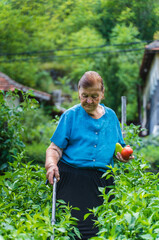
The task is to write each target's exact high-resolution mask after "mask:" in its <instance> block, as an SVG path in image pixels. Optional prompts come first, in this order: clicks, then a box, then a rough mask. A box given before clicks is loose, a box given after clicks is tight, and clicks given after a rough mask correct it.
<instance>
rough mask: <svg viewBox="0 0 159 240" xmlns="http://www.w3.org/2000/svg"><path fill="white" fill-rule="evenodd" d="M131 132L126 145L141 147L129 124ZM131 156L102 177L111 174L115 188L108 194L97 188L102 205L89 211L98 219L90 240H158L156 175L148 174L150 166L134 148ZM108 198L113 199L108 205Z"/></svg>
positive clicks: (158, 192)
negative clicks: (128, 160) (101, 198)
mask: <svg viewBox="0 0 159 240" xmlns="http://www.w3.org/2000/svg"><path fill="white" fill-rule="evenodd" d="M127 130H128V129H127ZM130 130H131V131H130V132H129V134H128V135H127V137H126V140H127V142H126V143H127V144H128V142H129V141H128V140H129V139H130V142H131V145H132V146H137V144H139V145H140V143H141V139H139V137H138V135H137V132H138V127H136V128H135V126H133V125H132V126H130ZM128 136H129V139H128ZM133 139H134V144H133ZM134 155H135V159H134V160H132V161H130V162H129V163H127V164H124V163H121V162H116V164H115V167H114V168H112V169H111V170H110V171H107V172H106V173H105V174H104V175H103V177H108V173H109V172H112V174H113V175H114V179H115V186H114V187H112V189H111V190H110V192H109V194H107V195H106V194H105V189H103V188H100V191H101V194H102V196H103V205H101V206H99V207H97V208H94V209H92V210H90V212H93V214H94V215H95V216H96V217H97V220H96V222H95V224H96V225H97V226H98V227H99V232H98V234H97V237H93V238H91V239H92V240H96V239H98V240H100V239H101V240H102V239H103V240H110V239H112V240H128V239H132V240H142V239H148V240H154V239H155V240H157V239H159V208H158V198H159V187H158V184H159V173H157V174H154V173H152V172H149V171H147V169H149V168H150V164H149V163H148V162H147V161H146V160H145V159H144V158H143V157H142V156H141V155H140V154H138V150H137V147H136V149H135V148H134ZM111 195H113V196H114V198H113V200H112V201H111V202H109V198H110V196H111ZM88 215H89V214H87V215H86V216H85V218H86V217H87V216H88Z"/></svg>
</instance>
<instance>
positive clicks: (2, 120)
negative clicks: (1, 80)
mask: <svg viewBox="0 0 159 240" xmlns="http://www.w3.org/2000/svg"><path fill="white" fill-rule="evenodd" d="M21 95H22V96H23V99H24V101H23V102H21V103H20V104H19V105H18V106H16V105H15V104H14V101H15V100H16V99H19V94H18V91H15V93H12V92H7V93H4V92H0V109H1V111H0V152H1V154H0V170H2V171H3V169H5V168H7V167H8V162H12V161H13V160H14V158H13V156H12V155H16V154H17V153H20V152H21V151H22V150H23V149H25V150H26V151H25V155H26V156H27V157H28V160H33V161H36V163H40V164H41V165H44V161H45V152H46V148H47V147H48V145H49V144H50V141H49V138H50V137H51V136H52V134H53V132H54V130H55V128H56V124H57V119H54V120H51V118H50V117H49V116H48V115H46V113H45V112H44V110H43V109H41V108H40V106H39V104H38V103H37V101H36V100H35V99H34V98H32V96H33V94H32V93H31V92H28V93H26V94H23V93H22V92H21Z"/></svg>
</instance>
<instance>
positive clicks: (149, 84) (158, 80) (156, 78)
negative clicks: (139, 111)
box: [142, 53, 159, 133]
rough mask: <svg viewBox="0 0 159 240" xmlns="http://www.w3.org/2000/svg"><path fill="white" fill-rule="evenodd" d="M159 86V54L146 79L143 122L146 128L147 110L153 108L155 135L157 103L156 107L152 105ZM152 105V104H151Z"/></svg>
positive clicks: (152, 129)
mask: <svg viewBox="0 0 159 240" xmlns="http://www.w3.org/2000/svg"><path fill="white" fill-rule="evenodd" d="M158 84H159V53H156V54H155V57H154V59H153V61H152V63H151V67H150V70H149V73H148V75H147V79H146V85H145V88H144V91H143V109H144V111H143V121H142V126H143V127H146V126H147V125H146V124H147V120H148V117H149V116H147V109H148V108H149V107H151V109H150V110H151V117H150V133H154V129H156V121H157V111H158V110H157V108H156V101H155V106H154V105H152V102H153V101H152V100H153V97H154V96H156V94H157V93H156V90H157V91H158ZM150 103H151V104H150Z"/></svg>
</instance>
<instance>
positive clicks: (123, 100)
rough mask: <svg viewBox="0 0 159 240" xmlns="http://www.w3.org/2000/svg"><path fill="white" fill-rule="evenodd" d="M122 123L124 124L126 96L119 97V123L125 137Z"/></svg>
mask: <svg viewBox="0 0 159 240" xmlns="http://www.w3.org/2000/svg"><path fill="white" fill-rule="evenodd" d="M124 124H126V97H125V96H122V97H121V125H122V135H123V138H124V137H125V133H124Z"/></svg>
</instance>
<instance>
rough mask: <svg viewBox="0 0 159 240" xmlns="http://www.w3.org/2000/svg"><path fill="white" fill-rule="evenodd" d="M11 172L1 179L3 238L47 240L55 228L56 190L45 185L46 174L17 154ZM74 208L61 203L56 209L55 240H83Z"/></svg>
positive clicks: (1, 232) (0, 235)
mask: <svg viewBox="0 0 159 240" xmlns="http://www.w3.org/2000/svg"><path fill="white" fill-rule="evenodd" d="M15 158H16V160H15V161H14V162H13V163H10V167H9V170H8V172H5V174H4V175H3V176H0V198H1V203H0V237H1V238H2V237H3V238H2V239H5V240H10V239H17V240H27V239H28V240H30V239H32V240H34V239H36V240H38V239H43V240H46V239H47V238H48V237H49V238H50V237H51V235H52V232H53V228H52V225H51V221H50V218H51V203H52V197H51V195H52V194H51V192H52V187H51V186H49V185H47V186H46V185H45V184H44V183H45V180H46V179H45V170H44V168H42V167H39V166H38V165H33V164H32V162H27V161H26V160H25V159H24V154H23V153H21V154H17V156H16V157H15ZM72 209H73V208H72V207H71V206H69V205H68V206H67V205H66V204H65V203H64V202H63V201H59V202H58V203H57V206H56V220H57V222H56V224H55V240H60V239H61V240H68V239H70V238H71V239H75V238H74V236H75V235H76V234H77V235H78V236H79V231H78V229H77V228H76V225H77V220H76V219H75V218H73V217H71V211H72Z"/></svg>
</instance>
